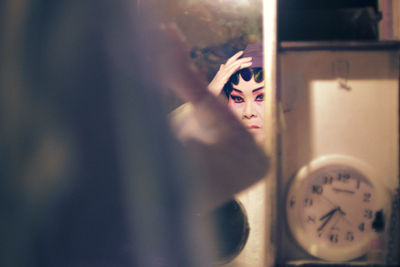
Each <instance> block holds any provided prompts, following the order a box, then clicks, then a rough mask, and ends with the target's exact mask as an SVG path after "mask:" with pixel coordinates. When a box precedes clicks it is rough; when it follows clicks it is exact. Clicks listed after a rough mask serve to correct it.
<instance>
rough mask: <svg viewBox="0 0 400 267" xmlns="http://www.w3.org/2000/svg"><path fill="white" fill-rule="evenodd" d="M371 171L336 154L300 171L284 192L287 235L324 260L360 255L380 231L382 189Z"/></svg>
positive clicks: (366, 249) (382, 205) (345, 259)
mask: <svg viewBox="0 0 400 267" xmlns="http://www.w3.org/2000/svg"><path fill="white" fill-rule="evenodd" d="M376 179H377V177H375V176H374V174H373V172H372V170H371V169H370V168H369V167H368V166H367V165H365V164H363V163H362V162H359V161H358V160H356V159H354V158H351V157H347V156H339V155H330V156H324V157H321V158H318V159H317V160H314V161H312V162H311V163H310V164H307V165H306V166H304V167H302V168H301V169H300V170H299V171H298V172H297V174H296V175H295V177H294V179H293V181H292V183H291V184H290V187H289V189H288V193H287V200H286V213H287V223H288V225H289V229H290V232H291V234H292V236H293V238H294V239H295V240H296V241H297V243H298V244H299V245H300V246H301V247H302V248H303V249H304V250H305V251H307V252H308V253H309V254H311V255H313V256H315V257H318V258H321V259H324V260H328V261H347V260H351V259H354V258H357V257H360V256H362V255H364V254H365V253H366V252H367V251H368V248H369V247H370V243H371V241H372V240H373V239H374V238H376V235H377V232H379V231H382V229H383V228H384V223H385V220H384V211H383V207H384V189H383V187H382V185H380V184H379V183H378V182H377V180H376Z"/></svg>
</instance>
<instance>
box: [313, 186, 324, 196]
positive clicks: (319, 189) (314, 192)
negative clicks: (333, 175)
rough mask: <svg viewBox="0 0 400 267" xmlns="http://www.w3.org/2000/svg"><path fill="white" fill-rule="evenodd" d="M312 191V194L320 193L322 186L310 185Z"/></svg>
mask: <svg viewBox="0 0 400 267" xmlns="http://www.w3.org/2000/svg"><path fill="white" fill-rule="evenodd" d="M312 193H313V194H317V195H321V194H322V186H320V185H313V186H312Z"/></svg>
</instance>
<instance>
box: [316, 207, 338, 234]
mask: <svg viewBox="0 0 400 267" xmlns="http://www.w3.org/2000/svg"><path fill="white" fill-rule="evenodd" d="M336 211H338V208H335V209H333V210H331V211H330V212H328V213H327V214H325V215H324V216H322V217H321V218H319V220H320V221H321V220H323V219H325V218H326V219H325V221H324V222H323V223H322V225H321V226H320V227H319V228H318V229H317V231H318V232H320V231H322V230H323V229H324V227H325V225H326V224H327V223H328V222H329V221H330V220H331V219H332V217H333V215H334V214H335V212H336Z"/></svg>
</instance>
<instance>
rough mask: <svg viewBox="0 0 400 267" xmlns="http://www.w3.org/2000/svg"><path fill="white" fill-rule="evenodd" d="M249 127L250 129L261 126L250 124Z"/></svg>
mask: <svg viewBox="0 0 400 267" xmlns="http://www.w3.org/2000/svg"><path fill="white" fill-rule="evenodd" d="M249 128H250V129H260V126H258V125H250V126H249Z"/></svg>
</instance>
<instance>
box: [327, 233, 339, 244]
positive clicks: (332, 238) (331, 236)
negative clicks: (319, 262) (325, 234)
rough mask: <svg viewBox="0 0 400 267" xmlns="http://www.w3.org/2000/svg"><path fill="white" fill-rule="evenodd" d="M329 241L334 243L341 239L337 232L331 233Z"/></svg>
mask: <svg viewBox="0 0 400 267" xmlns="http://www.w3.org/2000/svg"><path fill="white" fill-rule="evenodd" d="M329 241H331V242H332V243H337V242H338V241H339V237H338V235H337V234H331V235H329Z"/></svg>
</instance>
